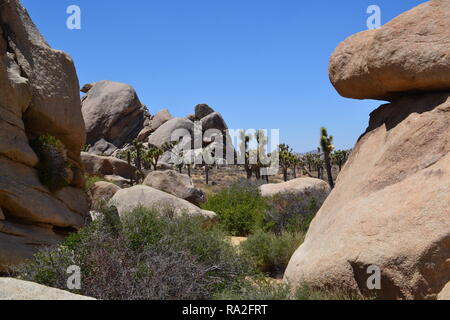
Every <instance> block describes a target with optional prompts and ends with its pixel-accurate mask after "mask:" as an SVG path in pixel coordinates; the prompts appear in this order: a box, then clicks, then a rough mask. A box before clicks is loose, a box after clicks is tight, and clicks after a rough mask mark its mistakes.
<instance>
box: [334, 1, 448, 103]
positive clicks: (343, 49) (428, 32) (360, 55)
mask: <svg viewBox="0 0 450 320" xmlns="http://www.w3.org/2000/svg"><path fill="white" fill-rule="evenodd" d="M449 38H450V1H441V0H431V1H427V2H425V3H423V4H421V5H419V6H417V7H416V8H414V9H412V10H410V11H408V12H406V13H403V14H402V15H400V16H399V17H397V18H395V19H394V20H392V21H391V22H389V23H387V24H385V25H384V26H382V27H381V28H379V29H376V30H368V31H364V32H361V33H358V34H355V35H353V36H351V37H349V38H348V39H347V40H345V41H344V42H342V43H341V44H340V45H339V46H338V47H337V48H336V50H335V52H334V53H333V55H332V57H331V62H330V68H329V69H330V79H331V82H332V83H333V85H334V86H335V88H336V90H337V91H338V92H339V93H340V94H341V95H342V96H344V97H348V98H356V99H379V100H389V101H390V100H392V99H393V98H395V97H397V96H398V95H399V93H404V92H419V91H422V92H430V91H445V90H450V51H449V43H448V39H449Z"/></svg>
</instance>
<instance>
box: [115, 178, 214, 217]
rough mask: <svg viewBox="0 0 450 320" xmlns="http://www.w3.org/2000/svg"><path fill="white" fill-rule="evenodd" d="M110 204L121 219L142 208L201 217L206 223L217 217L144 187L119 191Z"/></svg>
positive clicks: (184, 201) (163, 193) (181, 200)
mask: <svg viewBox="0 0 450 320" xmlns="http://www.w3.org/2000/svg"><path fill="white" fill-rule="evenodd" d="M111 204H113V205H115V206H116V207H117V210H118V211H119V215H120V216H121V217H123V216H124V215H126V214H127V213H128V212H130V211H132V210H133V209H134V208H137V207H139V206H142V207H145V208H155V209H157V210H161V212H164V211H165V210H173V212H174V213H175V214H176V215H182V214H187V215H189V216H195V217H203V218H205V220H208V221H214V220H216V218H217V215H216V214H215V213H214V212H212V211H206V210H202V209H200V208H198V207H197V206H195V205H193V204H192V203H190V202H188V201H186V200H183V199H180V198H177V197H175V196H173V195H171V194H169V193H166V192H163V191H160V190H157V189H154V188H152V187H149V186H144V185H138V186H134V187H131V188H128V189H122V190H119V191H118V192H117V193H116V194H115V195H114V197H113V198H112V199H111Z"/></svg>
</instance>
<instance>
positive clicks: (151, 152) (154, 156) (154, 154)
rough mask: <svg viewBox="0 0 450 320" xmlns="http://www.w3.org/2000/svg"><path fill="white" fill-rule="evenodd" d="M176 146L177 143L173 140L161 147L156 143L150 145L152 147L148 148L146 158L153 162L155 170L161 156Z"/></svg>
mask: <svg viewBox="0 0 450 320" xmlns="http://www.w3.org/2000/svg"><path fill="white" fill-rule="evenodd" d="M174 146H175V143H173V142H166V143H164V144H163V145H162V146H161V147H157V146H155V145H150V148H149V149H148V150H147V153H146V159H147V160H148V161H149V162H150V163H151V165H152V166H153V170H155V171H156V170H157V169H158V162H159V160H160V158H161V156H162V155H163V154H164V153H166V152H167V151H170V150H171V149H172V148H173V147H174Z"/></svg>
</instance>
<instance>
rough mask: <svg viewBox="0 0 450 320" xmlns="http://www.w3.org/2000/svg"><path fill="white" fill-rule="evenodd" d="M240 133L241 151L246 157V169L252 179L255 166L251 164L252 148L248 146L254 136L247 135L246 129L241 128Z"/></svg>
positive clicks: (248, 176) (248, 177)
mask: <svg viewBox="0 0 450 320" xmlns="http://www.w3.org/2000/svg"><path fill="white" fill-rule="evenodd" d="M239 135H240V140H241V145H240V151H241V153H243V155H244V159H245V162H244V169H245V172H246V173H247V179H248V180H250V179H251V178H252V175H253V168H252V166H251V165H250V150H249V148H248V145H249V143H250V140H251V139H252V136H251V135H246V134H245V131H244V130H241V131H240V133H239Z"/></svg>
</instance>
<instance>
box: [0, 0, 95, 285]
mask: <svg viewBox="0 0 450 320" xmlns="http://www.w3.org/2000/svg"><path fill="white" fill-rule="evenodd" d="M49 66H51V67H49ZM0 91H1V95H0V172H1V174H0V272H1V271H5V270H8V269H9V268H11V267H14V266H15V265H17V264H19V263H22V262H23V261H24V260H26V259H28V258H31V257H32V255H33V254H34V253H35V252H36V251H37V250H38V249H40V248H42V246H45V245H52V244H55V243H58V242H59V241H60V240H61V239H63V237H64V236H65V235H66V234H67V233H68V232H70V231H74V230H76V229H78V228H80V227H82V226H84V225H85V224H86V222H87V221H88V220H89V219H90V218H89V212H88V211H89V210H88V206H87V199H86V196H85V193H84V191H83V187H84V177H83V176H84V174H83V169H82V163H81V158H80V151H81V149H82V147H83V145H84V144H85V139H86V134H85V126H84V121H83V117H82V113H81V101H80V95H79V84H78V78H77V74H76V71H75V67H74V64H73V61H72V59H71V58H70V57H69V56H68V55H67V54H66V53H64V52H62V51H58V50H54V49H52V48H50V46H49V45H48V44H47V42H46V41H45V40H44V38H43V37H42V35H41V34H40V33H39V31H38V30H37V28H36V26H35V25H34V24H33V22H32V21H31V19H30V17H29V15H28V13H27V11H26V10H25V9H24V8H23V7H22V5H21V4H20V2H19V1H18V0H10V1H0ZM44 140H45V141H46V143H47V144H48V145H47V147H48V148H52V147H54V148H55V149H53V151H54V152H53V153H47V154H46V153H45V152H43V150H42V149H41V150H40V152H39V150H37V149H36V141H44ZM33 145H34V147H32V146H33ZM56 149H57V150H56ZM47 161H53V162H54V163H59V164H60V165H61V166H60V167H59V168H55V167H50V169H54V170H55V172H56V175H55V172H53V171H49V167H48V166H46V162H47ZM55 176H58V177H60V179H59V180H58V181H54V180H52V179H53V178H54V177H55ZM43 177H46V178H48V179H50V180H51V181H52V183H56V184H57V185H58V187H55V188H53V187H50V185H49V184H46V183H44V182H43V181H44V179H43ZM48 179H47V180H48ZM47 180H46V181H47ZM50 180H48V181H50ZM0 287H1V286H0Z"/></svg>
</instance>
